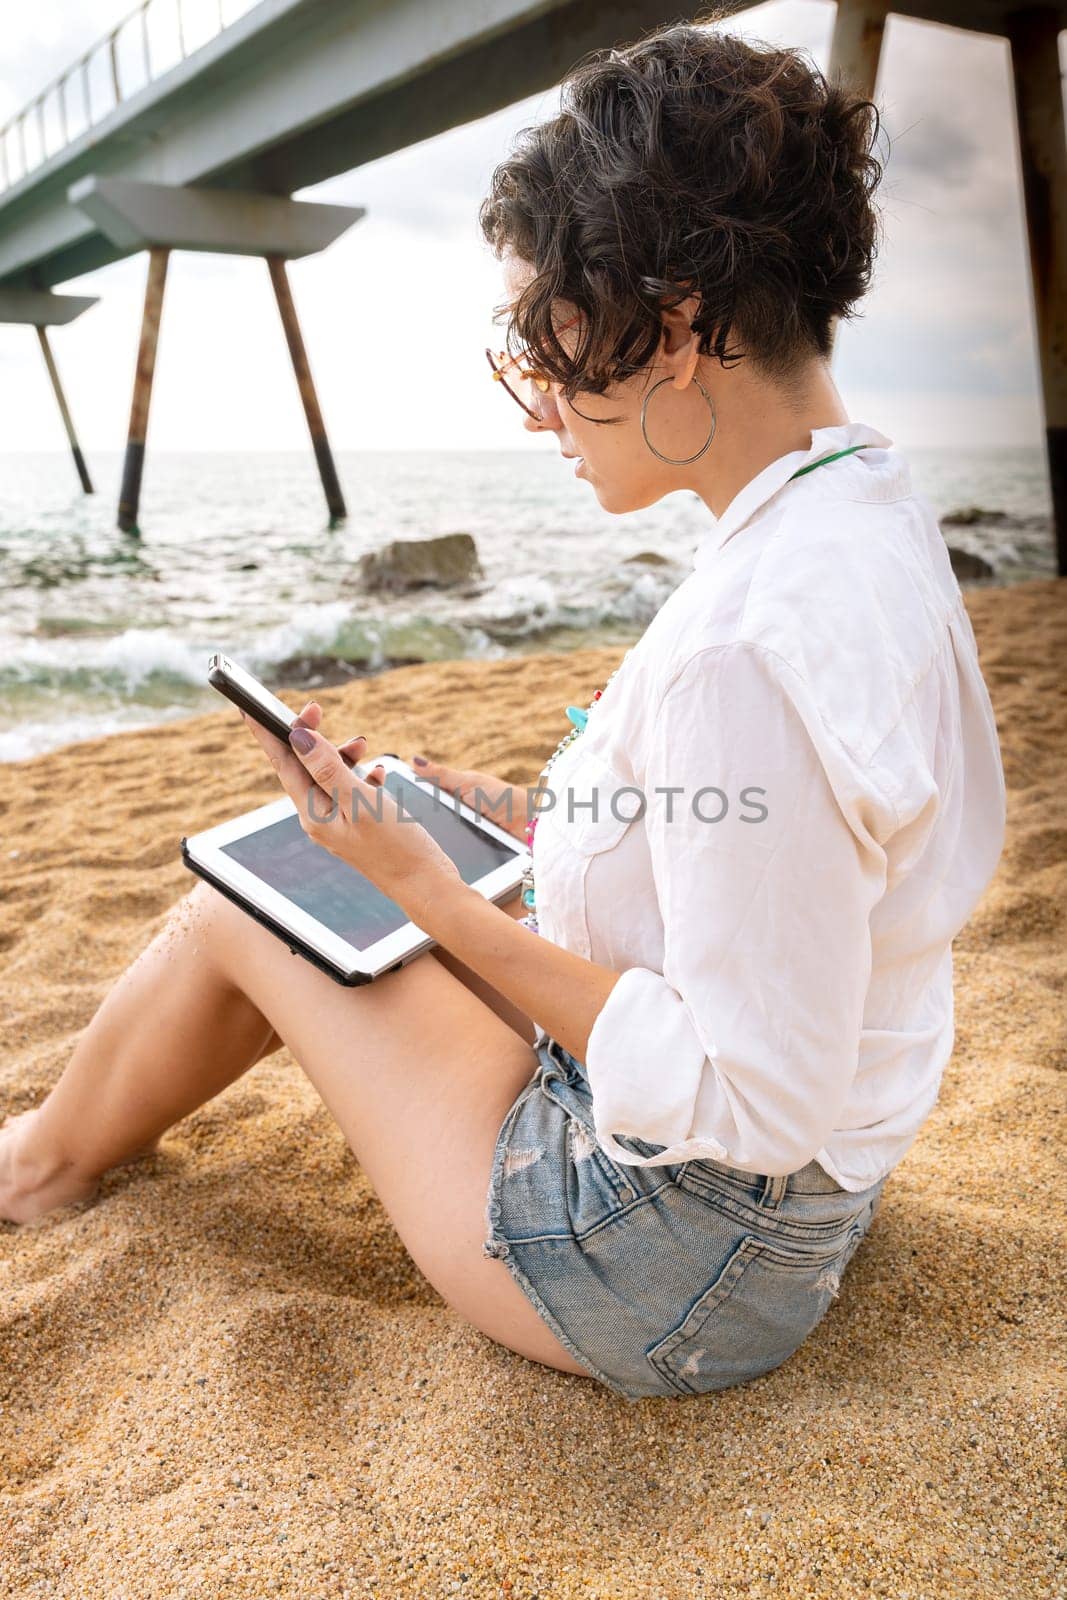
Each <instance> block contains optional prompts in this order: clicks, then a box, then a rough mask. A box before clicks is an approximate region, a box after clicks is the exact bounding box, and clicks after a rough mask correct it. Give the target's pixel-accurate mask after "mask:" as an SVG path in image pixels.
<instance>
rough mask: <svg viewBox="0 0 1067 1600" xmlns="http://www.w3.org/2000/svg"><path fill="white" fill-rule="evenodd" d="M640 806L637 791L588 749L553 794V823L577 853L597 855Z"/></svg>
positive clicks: (613, 842)
mask: <svg viewBox="0 0 1067 1600" xmlns="http://www.w3.org/2000/svg"><path fill="white" fill-rule="evenodd" d="M640 808H641V795H640V791H639V790H638V789H637V788H635V787H634V786H632V785H628V784H626V783H624V782H623V780H622V779H621V778H619V777H617V776H616V774H615V773H614V772H612V770H611V768H610V767H608V766H607V765H605V763H604V762H603V761H602V760H601V759H600V757H599V756H598V755H596V754H595V753H593V752H591V751H590V752H587V753H585V754H583V756H582V758H581V759H580V760H579V761H578V762H576V764H575V765H574V767H573V768H572V769H571V771H570V773H569V774H568V776H567V780H566V783H565V784H564V785H563V786H562V787H561V789H560V792H559V793H558V794H557V795H556V803H555V807H554V812H555V825H556V827H557V828H558V829H559V830H560V831H561V832H562V834H563V835H564V837H565V838H566V841H567V843H568V844H569V845H570V846H571V847H572V848H573V849H574V850H576V851H577V852H578V854H579V855H581V856H599V855H603V853H604V852H605V851H606V850H613V849H614V848H615V846H616V845H617V844H618V842H619V840H620V839H621V838H622V836H623V834H624V833H625V832H626V830H627V828H628V827H629V826H630V824H631V823H632V822H633V821H634V818H635V816H636V815H637V814H638V812H639V810H640Z"/></svg>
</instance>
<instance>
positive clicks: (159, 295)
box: [67, 176, 366, 532]
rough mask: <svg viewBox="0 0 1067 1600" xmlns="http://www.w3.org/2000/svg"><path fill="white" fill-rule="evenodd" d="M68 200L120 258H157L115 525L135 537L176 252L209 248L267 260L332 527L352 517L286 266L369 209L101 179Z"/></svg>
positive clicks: (84, 183) (76, 189)
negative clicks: (163, 311) (162, 318)
mask: <svg viewBox="0 0 1067 1600" xmlns="http://www.w3.org/2000/svg"><path fill="white" fill-rule="evenodd" d="M67 197H68V199H69V200H70V202H71V204H72V205H74V206H77V207H78V209H79V210H80V211H82V212H84V214H85V215H86V216H87V217H88V218H89V220H90V222H92V224H93V226H94V227H96V228H98V229H99V230H100V232H101V233H102V234H103V235H104V237H105V238H106V239H108V240H109V241H110V242H111V244H113V245H114V246H115V247H116V248H117V249H119V250H121V251H122V252H123V253H127V252H129V251H130V250H150V251H151V263H150V265H149V269H148V288H147V291H146V293H145V309H144V324H143V326H142V329H141V350H140V355H139V356H138V360H137V381H136V383H135V385H134V391H133V410H132V412H131V415H130V436H129V443H128V444H127V446H126V467H125V471H124V473H123V479H122V498H121V500H120V502H119V527H120V528H122V529H123V530H124V531H125V532H130V531H131V530H133V529H134V528H135V527H136V526H137V502H138V499H139V498H140V492H141V471H142V468H143V466H144V446H145V434H146V433H147V430H148V404H149V400H150V398H151V394H152V372H153V368H154V365H155V356H156V341H157V339H158V337H159V313H160V308H161V305H162V301H163V282H164V279H165V277H166V271H167V257H168V254H169V252H170V251H171V250H210V251H212V252H213V253H216V254H223V255H233V256H262V257H263V258H264V259H265V260H266V261H267V263H268V265H269V266H270V276H271V282H272V283H273V285H274V295H275V298H276V300H277V302H278V310H279V311H280V313H281V318H282V327H283V328H284V329H285V338H286V342H287V343H288V345H289V354H290V355H291V357H292V360H293V369H294V371H295V372H296V381H297V383H298V385H299V387H300V398H301V400H302V401H303V404H304V415H305V416H306V417H307V421H308V428H309V429H310V430H311V443H312V445H313V447H314V450H315V460H316V461H317V463H318V468H319V476H320V477H321V479H322V487H323V489H324V490H325V491H326V504H327V506H328V507H329V513H330V519H331V521H333V522H340V521H342V520H343V518H344V517H345V515H346V512H345V502H344V496H343V495H342V493H341V485H340V483H339V482H338V480H337V469H336V467H335V466H334V462H333V456H332V455H331V453H330V445H329V441H328V440H327V438H326V428H325V425H324V423H323V420H322V411H321V410H320V408H319V402H318V397H317V395H316V393H315V385H314V383H313V382H312V379H311V369H310V367H309V365H308V358H307V351H306V350H305V349H304V341H303V338H302V337H301V333H300V324H299V322H298V321H297V317H296V309H295V307H294V305H293V296H292V292H291V290H290V288H289V280H288V278H287V276H286V271H285V263H286V261H292V260H293V259H295V258H296V257H298V256H308V255H314V254H315V253H316V252H317V251H319V250H325V249H326V248H327V246H329V245H331V244H332V243H333V242H334V240H335V239H339V238H340V237H341V235H342V234H343V233H345V232H346V231H347V229H349V228H350V227H351V226H352V224H353V223H354V222H358V221H359V220H360V218H361V217H363V216H365V215H366V211H365V209H364V207H363V206H328V205H321V204H320V203H319V202H318V201H313V200H288V199H285V198H284V197H283V196H281V195H276V194H257V193H254V192H246V191H244V190H237V189H204V188H198V187H191V186H182V185H172V184H166V183H142V182H141V181H139V180H135V179H132V178H107V177H99V176H94V177H86V178H81V179H79V181H78V182H77V183H75V184H72V185H71V187H70V189H69V190H68V191H67Z"/></svg>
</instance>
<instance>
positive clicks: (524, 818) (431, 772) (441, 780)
mask: <svg viewBox="0 0 1067 1600" xmlns="http://www.w3.org/2000/svg"><path fill="white" fill-rule="evenodd" d="M411 765H412V767H413V768H414V770H415V771H416V772H417V773H418V775H419V777H420V778H428V779H429V780H430V782H431V783H436V784H437V785H439V787H440V788H442V789H445V790H447V791H448V793H449V794H453V795H458V796H459V798H460V799H461V800H462V801H464V802H465V803H466V804H467V805H469V806H470V808H471V810H472V811H477V812H478V814H479V816H483V817H487V818H488V819H489V821H490V822H495V823H496V825H497V827H498V828H503V829H504V831H505V832H506V833H511V834H514V836H515V838H516V839H521V840H522V842H523V843H524V844H525V842H526V825H527V823H528V822H529V820H530V817H531V816H532V815H533V813H532V811H531V809H530V803H529V797H528V795H527V791H526V790H525V789H523V788H520V787H519V786H518V784H514V783H505V781H504V779H503V778H497V777H494V776H493V774H492V773H491V772H474V771H471V770H470V769H468V768H465V767H446V766H445V765H444V763H443V762H441V761H430V760H428V759H427V757H426V756H412V758H411Z"/></svg>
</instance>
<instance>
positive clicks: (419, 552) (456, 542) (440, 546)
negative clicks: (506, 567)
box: [359, 533, 483, 594]
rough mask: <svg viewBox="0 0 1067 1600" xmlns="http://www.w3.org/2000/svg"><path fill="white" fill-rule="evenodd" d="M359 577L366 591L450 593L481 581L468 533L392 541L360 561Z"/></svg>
mask: <svg viewBox="0 0 1067 1600" xmlns="http://www.w3.org/2000/svg"><path fill="white" fill-rule="evenodd" d="M359 575H360V578H361V579H362V581H363V584H364V586H365V587H366V588H367V589H370V590H375V591H381V590H388V591H390V592H392V593H394V594H396V593H400V592H402V591H403V590H405V589H423V588H427V587H429V588H434V589H451V588H453V587H455V586H456V585H458V584H464V583H472V582H474V581H475V580H477V579H478V578H480V577H482V575H483V574H482V567H481V562H480V561H479V560H478V550H477V546H476V545H475V543H474V540H473V539H472V538H471V536H470V534H469V533H443V534H441V535H440V537H438V538H436V539H393V540H392V541H391V542H390V543H389V544H387V545H383V546H382V548H381V549H380V550H371V551H370V552H369V553H368V554H367V555H365V556H363V557H361V559H360V563H359Z"/></svg>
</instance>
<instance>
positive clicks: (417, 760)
mask: <svg viewBox="0 0 1067 1600" xmlns="http://www.w3.org/2000/svg"><path fill="white" fill-rule="evenodd" d="M411 765H412V766H413V767H428V766H429V765H430V763H429V762H428V761H427V759H426V757H425V756H412V758H411Z"/></svg>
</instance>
